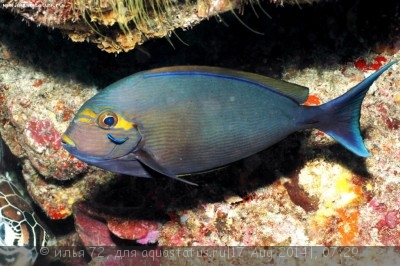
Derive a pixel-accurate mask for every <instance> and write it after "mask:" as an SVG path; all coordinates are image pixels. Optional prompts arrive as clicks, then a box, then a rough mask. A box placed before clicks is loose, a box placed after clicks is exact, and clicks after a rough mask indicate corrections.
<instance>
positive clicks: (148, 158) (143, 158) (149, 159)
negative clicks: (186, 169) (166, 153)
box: [134, 149, 198, 186]
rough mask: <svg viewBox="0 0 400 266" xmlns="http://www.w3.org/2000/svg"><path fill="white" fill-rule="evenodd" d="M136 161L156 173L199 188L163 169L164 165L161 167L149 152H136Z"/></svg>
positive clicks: (141, 150)
mask: <svg viewBox="0 0 400 266" xmlns="http://www.w3.org/2000/svg"><path fill="white" fill-rule="evenodd" d="M134 154H135V156H136V159H137V160H138V161H139V162H141V163H143V164H144V165H146V166H147V167H150V168H151V169H153V170H154V171H156V172H158V173H160V174H163V175H165V176H168V177H170V178H173V179H176V180H179V181H181V182H185V183H187V184H190V185H193V186H198V185H197V184H196V183H192V182H190V181H187V180H185V179H182V178H179V177H178V176H177V175H176V174H174V173H172V172H171V171H169V170H168V169H166V168H165V167H163V166H162V165H160V164H159V163H158V162H157V161H156V160H155V159H154V157H153V156H152V154H150V153H149V152H147V151H145V150H143V149H140V150H137V151H135V152H134Z"/></svg>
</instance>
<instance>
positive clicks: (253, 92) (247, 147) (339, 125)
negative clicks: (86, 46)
mask: <svg viewBox="0 0 400 266" xmlns="http://www.w3.org/2000/svg"><path fill="white" fill-rule="evenodd" d="M396 62H397V61H394V62H391V63H390V64H387V65H386V66H384V67H382V68H381V69H380V70H378V71H377V72H375V73H374V74H372V75H371V76H369V77H368V78H366V79H365V80H363V81H362V82H361V83H360V84H358V85H356V86H355V87H353V88H352V89H351V90H349V91H348V92H347V93H345V94H344V95H342V96H340V97H338V98H336V99H334V100H332V101H330V102H328V103H325V104H322V105H320V106H304V105H302V104H303V103H304V102H305V101H306V100H307V98H308V88H306V87H303V86H300V85H296V84H292V83H288V82H284V81H281V80H276V79H272V78H268V77H265V76H261V75H257V74H253V73H247V72H241V71H234V70H228V69H223V68H217V67H203V66H177V67H166V68H160V69H154V70H149V71H144V72H140V73H137V74H134V75H131V76H128V77H126V78H124V79H122V80H119V81H117V82H115V83H113V84H111V85H110V86H108V87H107V88H105V89H104V90H102V91H101V92H99V93H98V94H97V95H95V96H94V97H93V98H91V99H89V100H88V101H87V102H86V103H84V104H83V106H82V107H81V108H80V109H79V110H78V112H77V114H76V116H75V117H74V119H73V120H72V122H71V123H70V125H69V127H68V129H67V130H66V132H65V133H64V134H63V136H62V145H63V147H64V148H65V149H66V150H67V151H69V152H70V153H71V154H72V155H74V156H75V157H77V158H78V159H80V160H82V161H84V162H86V163H88V164H91V165H95V166H97V167H100V168H103V169H106V170H109V171H113V172H117V173H122V174H127V175H132V176H140V177H151V171H149V168H150V169H152V170H154V171H156V172H159V173H161V174H163V175H166V176H169V177H172V178H175V179H180V178H179V176H182V175H185V174H192V173H198V172H205V171H208V170H210V169H215V168H219V167H221V166H224V165H227V164H229V163H232V162H234V161H237V160H240V159H242V158H245V157H248V156H250V155H252V154H255V153H257V152H259V151H262V150H264V149H266V148H268V147H270V146H271V145H273V144H275V143H277V142H279V141H280V140H282V139H284V138H286V137H287V136H288V135H290V134H291V133H293V132H296V131H299V130H304V129H308V128H317V129H319V130H321V131H323V132H325V133H326V134H328V135H329V136H331V137H332V138H334V139H335V140H336V141H337V142H339V143H340V144H342V145H343V146H344V147H346V148H347V149H348V150H350V151H352V152H353V153H355V154H356V155H358V156H361V157H367V156H370V154H369V153H368V151H367V149H366V147H365V146H364V143H363V140H362V137H361V134H360V124H359V120H360V108H361V103H362V101H363V99H364V97H365V94H366V92H367V91H368V89H369V87H370V86H371V85H372V83H373V82H374V81H375V80H376V79H377V78H378V77H379V76H380V75H381V74H382V73H383V72H384V71H386V70H387V69H388V68H389V67H391V66H392V65H393V64H394V63H396Z"/></svg>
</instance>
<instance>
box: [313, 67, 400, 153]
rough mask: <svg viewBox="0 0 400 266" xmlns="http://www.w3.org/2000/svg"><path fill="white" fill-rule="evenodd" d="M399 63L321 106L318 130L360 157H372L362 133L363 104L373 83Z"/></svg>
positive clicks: (379, 71) (380, 70) (382, 70)
mask: <svg viewBox="0 0 400 266" xmlns="http://www.w3.org/2000/svg"><path fill="white" fill-rule="evenodd" d="M397 62H398V61H393V62H391V63H389V64H387V65H385V66H384V67H382V68H381V69H379V70H378V71H376V72H375V73H374V74H372V75H371V76H369V77H368V78H366V79H365V80H363V81H362V82H361V83H359V84H358V85H356V86H355V87H353V88H352V89H351V90H350V91H348V92H346V93H345V94H343V95H342V96H340V97H338V98H336V99H334V100H332V101H330V102H328V103H325V104H323V105H321V106H319V107H320V108H321V109H320V111H322V112H321V115H322V117H321V119H320V120H319V121H320V122H319V123H318V125H317V128H318V129H320V130H322V131H324V132H325V133H327V134H328V135H329V136H331V137H332V138H334V139H335V140H336V141H337V142H339V143H340V144H342V145H343V146H345V147H346V148H347V149H349V150H350V151H352V152H354V153H355V154H357V155H358V156H362V157H368V156H370V155H371V154H370V153H369V152H368V151H367V148H366V147H365V145H364V142H363V140H362V137H361V132H360V111H361V103H362V101H363V99H364V97H365V94H366V93H367V91H368V89H369V87H370V86H371V85H372V83H373V82H374V81H375V80H376V79H377V78H378V77H379V76H380V75H381V74H382V73H383V72H385V71H386V70H387V69H388V68H390V67H391V66H392V65H393V64H395V63H397Z"/></svg>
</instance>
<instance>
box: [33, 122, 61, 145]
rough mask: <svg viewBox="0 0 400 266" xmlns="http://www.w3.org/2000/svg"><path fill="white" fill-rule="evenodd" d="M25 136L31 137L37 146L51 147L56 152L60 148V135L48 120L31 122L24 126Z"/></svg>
mask: <svg viewBox="0 0 400 266" xmlns="http://www.w3.org/2000/svg"><path fill="white" fill-rule="evenodd" d="M26 130H27V135H28V137H31V138H32V139H33V140H34V141H35V142H36V143H37V144H38V145H39V146H42V147H47V146H49V147H51V148H52V149H55V150H58V149H60V148H61V142H60V138H61V134H60V132H58V131H57V130H56V129H55V128H54V126H53V124H52V123H51V122H50V121H48V120H33V121H29V122H28V124H27V125H26Z"/></svg>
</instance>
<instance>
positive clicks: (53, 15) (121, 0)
mask: <svg viewBox="0 0 400 266" xmlns="http://www.w3.org/2000/svg"><path fill="white" fill-rule="evenodd" d="M259 1H260V0H222V1H221V0H202V1H177V0H165V1H160V0H138V1H125V0H112V1H94V0H92V1H82V0H63V1H57V0H51V1H43V0H28V1H26V0H4V1H2V2H1V5H2V8H5V9H7V10H10V11H13V12H16V13H18V14H20V15H21V16H23V17H24V18H25V19H27V20H28V21H32V22H34V23H37V24H39V25H45V26H48V27H52V28H59V29H61V30H62V31H63V32H65V33H66V34H67V35H68V36H69V37H70V39H71V40H73V41H75V42H82V41H90V42H93V43H95V44H97V46H98V47H99V48H100V49H102V50H104V51H106V52H117V53H118V52H122V51H123V52H127V51H129V50H132V49H134V48H135V47H136V46H137V45H140V44H142V43H143V42H145V41H146V40H149V39H152V38H160V37H165V36H166V37H167V38H168V37H169V36H171V34H173V32H174V30H175V29H177V28H183V29H190V28H192V27H193V26H195V25H196V24H198V23H200V22H201V21H202V20H204V19H206V18H209V17H211V16H216V15H217V16H218V14H221V13H223V12H226V11H232V10H234V9H239V8H241V7H242V6H243V5H245V4H250V5H259ZM317 1H318V0H312V1H310V0H273V1H271V2H273V3H275V4H279V5H283V4H286V3H287V4H300V3H312V2H317Z"/></svg>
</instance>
